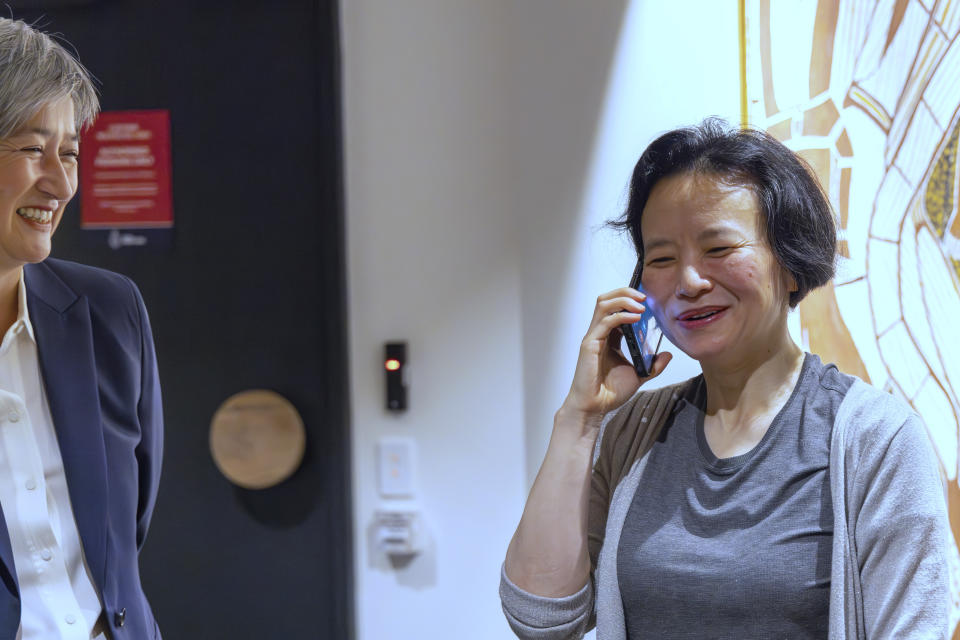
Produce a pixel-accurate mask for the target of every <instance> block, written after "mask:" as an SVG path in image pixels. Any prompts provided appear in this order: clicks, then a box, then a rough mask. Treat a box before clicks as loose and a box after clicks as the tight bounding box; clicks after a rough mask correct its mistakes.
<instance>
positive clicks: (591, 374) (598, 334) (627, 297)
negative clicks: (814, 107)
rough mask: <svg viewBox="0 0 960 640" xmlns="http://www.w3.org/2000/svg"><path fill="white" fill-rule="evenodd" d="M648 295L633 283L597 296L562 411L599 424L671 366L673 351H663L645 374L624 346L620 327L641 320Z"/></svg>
mask: <svg viewBox="0 0 960 640" xmlns="http://www.w3.org/2000/svg"><path fill="white" fill-rule="evenodd" d="M646 298H647V296H646V295H645V294H643V293H641V292H639V291H637V290H636V289H632V288H630V287H622V288H620V289H614V290H613V291H610V292H607V293H605V294H603V295H601V296H600V297H599V298H597V306H596V307H595V308H594V311H593V319H592V320H591V321H590V328H589V329H588V330H587V334H586V335H585V336H584V338H583V342H581V343H580V356H579V358H578V359H577V369H576V371H575V372H574V374H573V384H571V385H570V392H569V393H568V394H567V398H566V400H564V402H563V406H562V407H561V411H563V410H566V411H568V412H573V413H577V414H579V415H580V416H581V418H582V419H583V420H585V421H586V422H587V423H596V425H597V426H599V423H600V420H602V418H603V416H604V415H605V414H606V413H608V412H609V411H612V410H614V409H616V408H617V407H619V406H620V405H622V404H623V403H624V402H626V401H627V400H629V399H630V397H631V396H632V395H633V394H634V393H636V391H637V389H638V388H639V387H640V385H641V384H643V383H644V382H646V381H647V380H650V379H652V378H655V377H657V376H658V375H660V373H661V372H662V371H663V369H664V368H665V367H666V366H667V363H669V362H670V360H671V359H672V358H673V355H672V354H670V353H669V352H664V353H659V354H657V356H656V358H655V359H654V361H653V364H652V365H651V367H650V375H649V376H647V377H646V378H641V377H640V376H638V375H637V372H636V369H634V367H633V365H632V364H631V363H630V361H629V360H627V358H626V357H625V356H624V355H623V352H622V351H621V349H620V345H621V342H622V340H623V333H622V332H621V329H620V327H621V326H623V325H627V324H631V323H633V322H637V321H638V320H640V316H641V315H642V314H643V312H644V310H645V308H644V305H643V303H644V301H645V300H646Z"/></svg>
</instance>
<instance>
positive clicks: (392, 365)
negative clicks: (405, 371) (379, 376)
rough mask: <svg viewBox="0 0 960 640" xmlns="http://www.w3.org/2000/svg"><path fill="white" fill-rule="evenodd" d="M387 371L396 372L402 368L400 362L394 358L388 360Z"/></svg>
mask: <svg viewBox="0 0 960 640" xmlns="http://www.w3.org/2000/svg"><path fill="white" fill-rule="evenodd" d="M386 367H387V371H396V370H397V369H399V368H400V361H399V360H396V359H394V358H391V359H389V360H387V363H386Z"/></svg>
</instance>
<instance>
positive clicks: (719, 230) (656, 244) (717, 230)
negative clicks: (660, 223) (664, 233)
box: [643, 227, 730, 252]
mask: <svg viewBox="0 0 960 640" xmlns="http://www.w3.org/2000/svg"><path fill="white" fill-rule="evenodd" d="M728 231H730V228H729V227H708V228H706V229H704V230H703V231H701V232H700V235H699V236H697V240H701V241H702V240H710V239H712V238H716V237H717V236H721V235H723V234H724V233H727V232H728ZM672 244H673V240H670V239H668V238H656V239H655V240H653V241H651V242H650V244H646V243H645V244H644V247H643V250H644V252H647V251H653V250H654V249H659V248H660V247H664V246H668V245H672Z"/></svg>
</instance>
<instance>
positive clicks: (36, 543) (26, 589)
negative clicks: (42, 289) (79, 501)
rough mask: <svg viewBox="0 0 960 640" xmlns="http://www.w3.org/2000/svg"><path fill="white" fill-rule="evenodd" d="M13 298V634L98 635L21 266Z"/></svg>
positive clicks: (79, 639) (4, 444) (5, 477)
mask: <svg viewBox="0 0 960 640" xmlns="http://www.w3.org/2000/svg"><path fill="white" fill-rule="evenodd" d="M18 299H19V311H18V314H17V320H16V322H14V324H13V326H11V327H10V329H9V330H8V331H7V332H6V334H5V335H4V336H3V342H2V343H0V505H2V506H3V517H4V519H5V520H6V523H7V531H8V532H9V536H10V543H11V546H12V547H13V557H14V564H15V565H16V571H17V582H18V583H19V585H20V603H21V613H20V630H19V632H18V634H17V640H39V639H41V638H42V639H43V640H68V639H69V640H91V638H93V639H96V640H100V639H102V638H106V636H105V635H104V632H103V631H101V630H100V626H99V625H97V620H98V618H99V617H100V614H101V613H102V611H103V606H102V605H101V603H100V597H99V596H98V594H97V589H96V587H95V586H94V584H93V580H92V578H91V576H90V570H89V567H87V563H86V560H85V559H84V557H83V548H82V546H81V543H80V533H79V532H78V530H77V524H76V521H75V520H74V517H73V508H72V506H71V504H70V495H69V493H68V492H67V478H66V475H65V473H64V468H63V458H62V457H61V456H60V447H59V445H58V444H57V434H56V431H55V430H54V426H53V418H52V417H51V415H50V406H49V404H48V403H47V397H46V391H45V389H44V385H43V380H42V379H41V377H40V367H39V362H38V358H37V342H36V337H35V335H34V332H33V325H31V324H30V317H29V315H28V314H27V288H26V283H25V281H24V278H23V271H22V270H21V272H20V286H19V291H18Z"/></svg>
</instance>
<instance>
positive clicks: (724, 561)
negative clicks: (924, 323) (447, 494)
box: [500, 120, 950, 640]
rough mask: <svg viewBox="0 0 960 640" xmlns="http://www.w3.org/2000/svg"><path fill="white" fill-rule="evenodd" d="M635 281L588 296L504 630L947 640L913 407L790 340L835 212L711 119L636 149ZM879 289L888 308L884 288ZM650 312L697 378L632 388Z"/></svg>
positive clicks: (630, 208) (753, 136) (742, 135)
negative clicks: (626, 335) (629, 335)
mask: <svg viewBox="0 0 960 640" xmlns="http://www.w3.org/2000/svg"><path fill="white" fill-rule="evenodd" d="M617 224H618V225H619V226H621V227H623V228H626V229H627V230H629V232H630V235H631V238H632V240H633V243H634V246H635V248H636V251H637V254H638V257H639V263H638V264H639V268H640V269H641V270H642V273H641V283H642V290H643V292H640V291H638V290H636V289H633V288H630V287H624V288H621V289H616V290H614V291H611V292H608V293H605V294H603V295H601V296H600V297H599V298H598V299H597V305H596V309H595V311H594V314H593V319H592V320H591V323H590V326H589V329H588V330H587V333H586V336H585V337H584V339H583V342H582V344H581V345H580V355H579V360H578V362H577V368H576V372H575V374H574V379H573V383H572V385H571V387H570V392H569V394H568V395H567V397H566V399H565V400H564V402H563V404H562V406H561V407H560V409H559V410H558V411H557V413H556V416H555V418H554V427H553V434H552V436H551V439H550V444H549V447H548V449H547V453H546V456H545V459H544V461H543V464H542V466H541V468H540V471H539V473H538V475H537V478H536V481H535V482H534V485H533V488H532V489H531V491H530V495H529V497H528V500H527V504H526V507H525V509H524V512H523V516H522V518H521V520H520V524H519V526H518V527H517V531H516V533H515V534H514V537H513V539H512V541H511V542H510V546H509V548H508V550H507V555H506V560H505V562H504V566H503V570H502V573H501V587H500V593H501V598H502V602H503V607H504V612H505V614H506V616H507V620H508V622H509V623H510V625H511V627H512V628H513V629H514V631H515V632H516V633H517V635H518V636H520V637H521V638H531V639H536V638H551V639H553V638H580V637H582V635H583V634H584V633H585V632H586V631H587V630H588V629H590V628H591V627H593V626H594V624H595V625H596V627H597V638H598V640H625V639H626V638H628V637H629V638H631V639H633V640H637V639H639V638H736V639H738V640H739V639H743V638H791V639H796V638H827V637H829V638H871V639H872V638H920V637H923V638H943V637H945V636H946V635H947V633H948V624H949V617H950V615H949V614H950V602H949V595H948V594H949V589H948V577H947V571H948V569H947V549H948V547H947V540H948V538H947V535H948V525H947V516H946V502H945V500H944V496H943V490H942V485H941V481H940V478H939V477H938V473H937V466H936V463H935V462H934V458H933V452H932V448H931V446H930V443H929V441H928V439H927V435H926V432H925V428H924V426H923V424H922V422H921V421H920V419H919V417H918V416H916V415H915V414H914V413H913V412H912V411H911V410H910V408H909V407H908V406H907V405H905V404H904V403H902V402H900V401H898V400H896V399H895V398H893V397H892V396H890V395H888V394H886V393H883V392H881V391H879V390H876V389H874V388H873V387H871V386H869V385H868V384H866V383H865V382H863V381H861V380H859V379H857V378H854V377H852V376H849V375H846V374H843V373H841V372H839V371H838V370H837V369H836V367H834V366H833V365H830V364H825V363H823V362H821V361H820V359H819V358H818V357H817V356H815V355H812V354H809V353H804V352H803V351H802V350H801V349H800V348H799V347H798V346H797V345H796V344H795V343H794V342H793V341H792V340H791V338H790V335H789V332H788V330H787V314H788V311H789V310H790V309H791V308H793V307H795V306H796V305H797V304H798V303H799V302H800V300H802V299H803V297H804V296H806V295H807V294H808V293H809V292H810V291H811V290H813V289H815V288H817V287H819V286H821V285H823V284H825V283H827V282H828V281H829V280H830V279H831V278H832V276H833V273H834V263H835V255H836V231H835V228H834V219H833V213H832V211H831V209H830V206H829V204H828V202H827V200H826V198H825V197H824V194H823V192H822V190H821V188H820V186H819V184H818V182H817V180H816V178H815V177H814V176H813V174H812V172H811V171H810V169H809V168H808V167H807V166H806V165H805V164H804V163H803V162H802V161H800V160H799V159H798V158H797V156H796V155H794V154H793V153H792V152H791V151H789V150H788V149H786V148H785V147H784V146H783V145H782V144H780V143H779V142H777V141H776V140H775V139H773V138H772V137H771V136H769V135H767V134H765V133H762V132H758V131H751V130H740V129H732V128H728V127H726V126H725V125H724V124H723V123H722V122H721V121H717V120H707V121H705V122H704V123H702V124H701V125H699V126H697V127H691V128H686V129H679V130H676V131H672V132H670V133H667V134H664V135H663V136H661V137H660V138H658V139H657V140H655V141H654V142H653V143H652V144H651V145H650V146H649V147H648V148H647V149H646V151H644V153H643V155H642V156H641V157H640V160H639V161H638V163H637V165H636V168H635V169H634V172H633V177H632V180H631V184H630V192H629V202H628V205H627V210H626V213H625V214H624V216H623V218H622V219H621V220H619V221H618V222H617ZM894 294H895V292H891V295H894ZM647 308H649V309H650V310H651V311H652V312H653V314H654V316H655V318H656V320H657V323H658V324H659V326H660V328H661V329H662V330H663V332H664V334H665V335H666V336H667V337H668V338H669V339H670V341H671V342H672V343H673V344H674V345H676V346H677V347H678V348H679V349H681V350H682V351H684V352H685V353H687V354H688V355H690V356H691V357H692V358H694V359H696V360H697V361H698V362H699V363H700V366H701V368H702V370H703V373H702V375H699V376H697V377H695V378H693V379H691V380H688V381H686V382H683V383H680V384H677V385H672V386H669V387H665V388H662V389H656V390H652V391H642V390H641V391H639V392H638V390H639V389H640V387H641V386H642V385H643V384H644V383H646V382H648V381H649V380H650V379H652V378H655V377H656V376H657V375H659V374H660V373H661V372H662V371H663V370H664V368H665V367H666V366H667V364H668V363H669V362H670V358H671V355H670V354H669V353H660V354H658V355H657V357H656V358H655V359H654V361H653V363H652V366H651V368H650V375H649V376H648V377H645V378H641V377H640V376H639V375H638V374H637V371H636V370H635V368H634V367H633V366H632V365H631V364H630V362H629V361H628V360H627V359H626V358H625V357H624V355H623V353H622V352H621V350H620V343H621V337H622V330H625V329H626V325H629V324H631V323H635V322H637V321H638V320H639V319H640V317H641V314H642V313H643V312H644V310H645V309H647Z"/></svg>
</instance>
